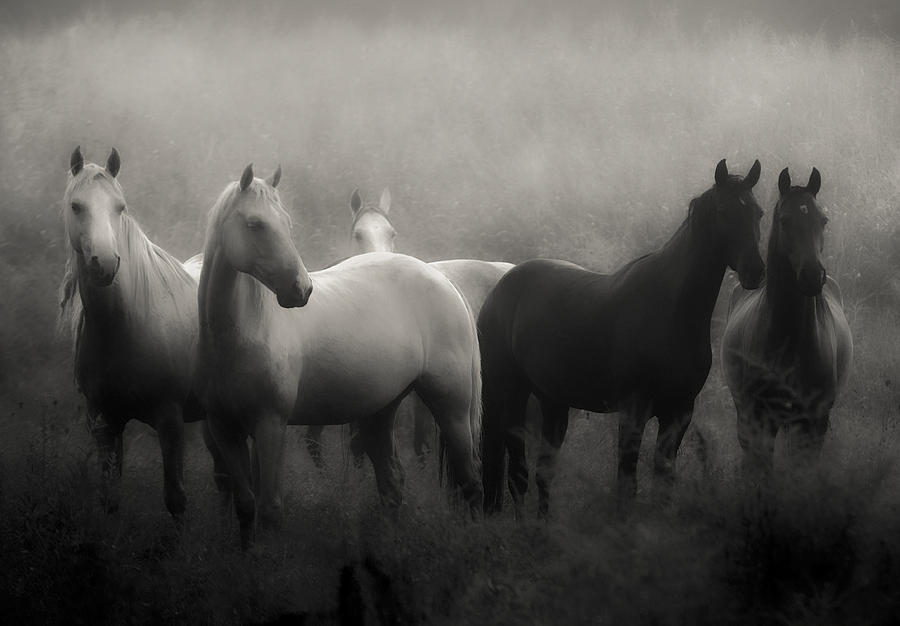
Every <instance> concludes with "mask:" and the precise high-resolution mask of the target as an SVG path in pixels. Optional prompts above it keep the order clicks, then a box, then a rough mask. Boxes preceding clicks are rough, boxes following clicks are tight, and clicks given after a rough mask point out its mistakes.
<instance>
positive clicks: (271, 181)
mask: <svg viewBox="0 0 900 626" xmlns="http://www.w3.org/2000/svg"><path fill="white" fill-rule="evenodd" d="M280 180H281V163H279V164H278V167H277V168H275V173H274V174H272V177H271V178H269V180H268V183H269V184H270V185H272V188H273V189H274V188H275V187H277V186H278V181H280Z"/></svg>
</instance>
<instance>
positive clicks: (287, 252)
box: [218, 163, 312, 308]
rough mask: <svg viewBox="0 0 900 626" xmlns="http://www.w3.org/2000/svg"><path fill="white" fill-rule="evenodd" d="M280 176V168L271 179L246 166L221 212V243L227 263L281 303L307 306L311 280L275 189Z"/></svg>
mask: <svg viewBox="0 0 900 626" xmlns="http://www.w3.org/2000/svg"><path fill="white" fill-rule="evenodd" d="M280 179H281V167H280V166H279V168H278V169H277V170H276V171H275V173H274V174H273V175H272V176H271V177H270V178H269V179H268V180H263V179H261V178H256V177H254V175H253V164H252V163H251V164H250V165H248V166H247V167H246V168H244V172H243V174H242V175H241V179H240V181H238V182H237V183H235V184H233V185H232V189H231V191H232V194H231V195H230V206H228V207H227V209H226V210H224V211H223V213H222V216H221V222H220V224H219V225H218V228H219V235H220V239H219V242H220V246H221V250H222V252H223V253H224V256H225V258H226V259H227V261H228V263H229V264H230V265H231V266H232V267H233V268H234V269H236V270H237V271H239V272H244V273H246V274H249V275H250V276H253V277H254V278H256V279H257V280H258V281H259V282H260V283H262V284H263V285H264V286H265V287H266V288H268V289H269V290H271V291H272V292H273V293H274V294H275V295H276V296H277V298H278V304H279V305H281V306H283V307H286V308H290V307H302V306H304V305H305V304H306V303H307V301H309V296H310V293H311V292H312V280H311V279H310V277H309V273H308V272H307V271H306V267H305V266H304V265H303V261H302V259H301V258H300V253H299V252H297V247H296V246H295V245H294V241H293V239H292V238H291V218H290V216H289V215H288V213H287V211H285V210H284V207H283V206H282V204H281V198H280V197H279V195H278V191H277V190H276V186H277V185H278V182H279V180H280Z"/></svg>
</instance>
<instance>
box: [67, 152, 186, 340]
mask: <svg viewBox="0 0 900 626" xmlns="http://www.w3.org/2000/svg"><path fill="white" fill-rule="evenodd" d="M98 178H100V179H103V180H105V181H106V182H107V183H109V184H110V185H112V187H113V189H114V190H115V191H116V192H118V193H119V194H120V195H122V196H123V197H124V194H123V193H122V187H121V186H120V185H119V183H118V181H117V180H116V179H115V178H114V177H113V176H112V175H111V174H109V173H108V172H107V171H106V170H105V169H103V168H101V167H99V166H97V165H95V164H93V163H88V164H86V165H85V166H84V171H83V172H82V173H79V175H78V176H74V177H72V178H71V179H70V181H69V184H68V186H67V188H66V193H65V196H64V202H63V209H62V210H63V211H65V210H66V207H68V206H69V198H70V197H71V195H72V194H73V193H75V191H77V190H78V189H80V188H81V187H82V186H84V185H85V184H86V183H87V182H90V181H94V180H96V179H98ZM120 220H121V222H120V231H119V233H118V236H117V243H118V245H119V250H120V253H121V256H122V258H123V259H124V260H125V264H123V266H122V267H121V268H120V270H119V271H120V272H129V273H130V276H131V278H132V281H131V284H130V285H129V288H130V292H131V293H130V295H131V298H132V300H131V302H129V303H128V304H129V308H128V311H129V312H131V313H133V314H139V315H144V314H147V313H148V311H149V310H150V304H151V303H152V301H153V299H154V298H156V297H159V296H160V295H173V296H174V294H175V293H177V291H179V290H181V289H184V288H185V287H192V286H193V284H194V280H193V278H191V276H190V275H189V274H188V273H187V271H186V270H185V269H184V267H183V266H182V265H181V263H180V262H179V261H178V259H176V258H175V257H174V256H172V255H171V254H169V253H168V252H167V251H165V250H164V249H162V248H161V247H159V246H158V245H156V244H155V243H153V242H152V241H151V240H150V239H149V238H148V237H147V235H146V234H145V233H144V231H143V230H141V227H140V226H139V225H138V223H137V221H135V219H134V218H132V217H131V216H130V215H129V214H128V213H123V214H122V215H121V217H120ZM65 239H66V244H65V245H66V253H67V257H66V269H65V273H64V275H63V279H62V282H61V283H60V287H59V298H60V308H59V312H58V316H57V330H58V331H63V329H65V328H68V329H69V330H70V332H71V333H72V335H73V339H74V341H75V345H76V352H77V345H78V339H79V336H80V334H81V331H82V329H83V326H84V304H83V302H82V298H81V293H80V290H79V286H78V253H77V252H76V251H75V248H73V247H72V243H71V241H70V240H69V237H68V236H66V238H65ZM174 301H175V302H176V305H177V304H179V303H180V300H179V299H178V298H174ZM184 313H185V315H189V314H190V311H185V312H184Z"/></svg>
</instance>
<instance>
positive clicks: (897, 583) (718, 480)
mask: <svg viewBox="0 0 900 626" xmlns="http://www.w3.org/2000/svg"><path fill="white" fill-rule="evenodd" d="M229 7H230V9H231V10H230V11H228V12H224V11H223V12H213V11H210V10H208V9H196V10H194V11H187V12H183V13H179V14H177V15H176V14H161V15H139V16H135V17H131V18H129V17H127V16H124V17H123V16H121V15H118V16H114V17H110V16H109V15H106V14H104V13H103V12H99V11H94V12H91V11H85V12H84V13H82V14H79V15H77V16H73V17H71V18H70V19H67V20H66V21H65V22H64V23H58V24H54V25H52V26H50V27H46V28H40V29H34V30H29V31H26V32H23V33H16V32H9V31H7V32H5V33H4V36H3V38H2V39H0V61H2V63H0V78H2V79H3V85H4V88H3V89H2V90H0V124H2V132H0V171H2V172H4V176H3V177H2V181H0V187H2V189H0V191H2V193H0V216H2V222H0V277H2V278H0V281H2V282H0V287H2V293H3V300H4V304H3V306H2V307H0V346H2V347H3V349H2V350H0V548H2V555H3V556H2V557H0V564H2V567H0V607H2V608H0V611H3V613H2V614H0V619H2V621H3V622H4V623H16V622H18V621H29V622H43V623H53V622H73V621H74V622H82V623H90V624H96V623H104V622H106V623H123V622H151V621H152V622H159V621H164V622H215V623H247V622H264V621H268V620H274V619H277V618H280V617H281V618H285V617H287V618H288V619H290V617H291V616H293V617H294V618H296V619H297V621H299V620H300V619H301V618H302V619H305V620H306V623H312V624H316V623H335V622H339V621H342V620H343V621H344V622H347V623H353V621H354V619H356V620H357V621H358V620H359V619H360V618H361V619H364V620H365V621H366V622H367V623H377V622H378V621H379V620H380V621H381V622H383V623H418V622H428V623H437V624H456V623H500V624H505V623H508V624H521V623H565V622H572V623H613V624H620V623H622V624H627V623H647V624H684V623H690V624H695V623H709V624H721V623H737V624H757V623H769V624H828V623H834V624H852V623H866V624H873V623H889V622H891V620H892V618H893V616H894V615H895V614H896V613H897V611H898V610H900V607H898V606H897V605H898V598H900V576H898V574H900V532H898V530H900V528H898V526H900V521H898V520H900V515H898V510H897V509H898V507H900V497H898V496H897V494H898V493H900V484H898V483H900V472H898V469H897V467H896V462H895V459H897V458H898V452H900V450H898V435H900V432H898V426H900V409H898V405H900V394H898V392H897V388H896V387H897V384H898V383H900V381H898V374H900V367H898V366H900V363H898V355H897V350H896V347H897V346H898V345H900V328H898V326H897V324H896V310H897V307H898V306H900V302H898V295H900V291H898V289H897V284H898V283H897V282H896V279H895V276H896V269H897V267H898V264H900V239H898V235H897V232H898V231H897V213H896V207H897V206H898V204H900V112H898V111H900V110H898V109H897V107H896V102H897V101H898V100H900V82H898V81H897V73H896V69H897V67H898V66H900V50H898V47H897V45H896V43H894V42H892V41H890V40H889V39H886V38H882V37H870V36H867V35H865V34H863V33H855V34H853V35H847V36H832V35H829V36H825V35H822V34H820V35H815V34H812V35H810V34H790V33H785V32H784V31H780V30H778V28H777V27H776V26H774V25H771V24H770V25H753V24H748V25H744V26H742V27H740V28H722V27H721V25H720V24H717V23H715V22H710V23H705V25H703V23H701V25H699V26H695V27H694V29H692V30H686V29H684V28H682V26H681V25H680V22H679V20H677V19H674V18H672V16H669V15H668V14H661V15H655V16H653V17H652V18H651V19H649V20H645V21H642V22H636V21H633V20H629V19H626V18H609V19H606V20H603V21H599V20H593V19H591V20H588V19H585V20H581V21H579V23H577V24H576V23H574V21H575V20H566V19H563V18H559V17H554V18H548V19H542V20H532V21H525V22H521V23H520V22H515V21H514V22H511V23H509V22H505V21H502V20H499V18H498V20H492V19H484V20H474V19H472V20H468V21H467V20H465V19H464V18H460V20H458V21H453V22H447V23H445V22H442V21H440V20H433V21H432V20H428V19H415V20H404V19H402V18H400V17H393V18H390V17H389V18H384V17H382V19H379V20H377V21H374V22H373V23H372V24H371V25H366V26H365V27H364V26H362V25H361V22H359V21H350V20H347V19H343V18H339V19H338V18H333V17H328V16H327V15H324V14H318V13H315V14H310V15H306V16H301V17H302V18H303V19H300V18H297V16H293V18H292V19H289V20H284V19H281V18H282V17H283V16H281V15H280V14H275V13H272V14H268V13H266V12H265V11H261V12H258V13H257V12H253V11H250V10H246V9H241V8H240V7H237V6H234V7H232V6H231V5H229ZM501 17H503V18H504V19H505V18H506V17H507V16H505V15H501ZM545 17H546V16H545ZM500 24H503V25H502V26H501V25H500ZM284 59H291V62H290V63H287V62H285V61H284ZM78 143H80V144H81V145H82V146H83V148H85V151H86V153H87V155H88V158H89V159H91V160H95V161H101V162H102V160H103V159H104V158H105V156H106V154H107V152H108V149H109V147H110V146H111V145H115V146H117V147H118V149H119V150H120V152H121V153H122V160H123V168H122V174H121V175H120V179H121V181H122V183H123V185H124V187H125V192H126V196H127V199H128V201H129V210H130V211H131V212H132V213H133V214H134V215H135V217H137V219H138V220H139V221H140V222H141V223H142V224H143V225H144V226H145V227H146V229H147V231H148V232H149V234H150V235H151V236H152V237H153V238H154V240H156V241H157V242H159V243H160V244H161V245H163V246H165V247H166V248H168V249H170V250H172V251H173V252H174V253H175V254H177V255H178V256H179V257H181V258H186V257H187V256H189V255H190V254H192V253H194V252H195V251H197V250H198V249H199V246H200V242H201V241H202V234H203V228H204V222H205V214H206V210H207V208H208V207H209V206H210V205H211V203H212V201H213V200H214V198H215V197H216V195H217V194H218V192H219V191H220V190H221V189H222V188H223V187H224V185H225V184H226V183H227V182H228V181H229V180H233V179H235V178H236V177H237V176H238V174H239V172H240V171H241V169H242V168H243V166H244V165H245V164H246V163H247V162H249V161H254V162H255V164H256V167H257V169H258V171H261V172H263V173H265V172H266V171H267V170H268V169H271V168H274V166H275V164H276V162H281V163H282V164H283V167H284V172H285V173H284V178H283V182H282V184H281V186H280V189H281V193H282V197H283V199H284V201H285V204H286V206H287V207H288V209H289V210H290V212H291V213H292V215H293V217H294V220H295V224H296V225H295V238H296V241H297V243H298V247H299V249H300V252H301V254H302V255H303V256H304V259H305V260H306V261H307V265H308V266H309V267H310V268H316V267H322V266H324V265H327V264H329V263H331V262H332V261H334V260H336V259H337V258H340V257H342V256H344V255H345V254H346V247H345V245H346V244H345V238H346V228H347V225H348V223H349V219H348V216H349V211H348V209H347V204H346V203H347V198H348V196H349V193H350V192H351V191H352V189H353V188H354V187H356V186H359V187H361V189H362V190H363V191H364V193H366V194H368V195H370V196H371V197H372V199H375V198H376V197H377V193H378V192H380V190H381V188H382V187H384V186H385V185H388V186H390V188H391V191H392V195H393V198H394V208H393V209H392V217H393V220H394V224H395V226H396V228H397V231H398V232H399V235H398V240H397V243H398V249H399V250H401V251H404V252H408V253H411V254H415V255H417V256H420V257H422V258H425V259H428V260H431V259H438V258H451V257H463V256H472V257H480V258H486V259H498V260H500V259H503V260H508V261H514V262H516V261H521V260H523V259H526V258H530V257H534V256H552V257H558V258H566V259H570V260H573V261H575V262H578V263H581V264H584V265H586V266H589V267H592V268H595V269H599V270H607V269H611V268H613V267H615V266H617V265H618V264H620V263H622V262H623V261H625V260H627V259H629V258H632V257H633V256H635V255H637V254H639V253H641V252H644V251H646V250H648V249H651V248H653V247H654V246H656V245H658V244H659V243H661V242H662V241H664V240H665V238H666V237H667V236H668V234H669V233H670V232H671V231H672V230H674V228H675V227H676V226H677V224H678V223H679V222H680V221H681V220H682V219H683V217H684V215H685V212H686V209H687V204H688V201H689V200H690V198H691V197H692V196H693V195H695V194H698V193H699V192H701V191H702V190H704V189H705V188H706V187H708V186H709V185H710V184H711V182H712V173H713V168H714V167H715V163H716V162H717V161H718V160H719V159H720V158H722V157H727V158H728V162H729V165H730V166H731V167H732V169H734V170H735V171H746V169H747V167H748V166H749V164H750V163H752V161H753V159H755V158H759V159H760V160H761V161H762V164H763V176H762V179H761V182H760V184H759V185H758V186H757V197H758V198H759V200H760V204H761V205H762V206H763V207H765V208H767V209H768V208H770V207H771V206H772V205H773V203H774V200H775V193H776V180H777V175H778V172H779V171H780V169H781V168H782V167H784V166H790V167H791V172H792V174H793V175H794V177H795V178H796V179H797V180H805V177H806V175H807V174H808V172H809V169H810V168H811V167H812V166H813V165H815V166H816V167H818V168H819V170H821V172H822V175H823V188H822V192H821V193H820V196H819V197H820V200H821V201H822V202H823V203H824V205H825V206H826V208H827V210H828V212H829V215H830V219H831V221H830V222H829V225H828V233H827V242H826V252H827V260H826V266H827V267H828V269H829V272H830V273H831V274H832V275H834V276H835V277H836V278H837V279H838V280H839V282H840V283H841V285H842V287H843V290H844V296H845V300H846V308H847V312H848V317H849V319H850V322H851V325H852V328H853V332H854V341H855V345H856V357H855V360H854V365H853V373H852V375H851V379H850V382H849V384H848V388H847V389H846V390H845V392H844V394H843V396H842V397H841V399H840V400H839V404H838V406H837V407H836V410H835V411H834V413H833V415H832V431H831V434H830V436H829V439H828V441H827V444H826V448H825V450H824V452H823V459H822V462H821V464H820V467H818V468H816V469H814V470H812V471H810V472H805V473H799V474H785V473H782V472H780V473H779V475H780V476H781V477H780V478H779V480H778V481H777V484H776V485H774V486H773V488H772V489H771V490H770V491H765V492H763V493H760V492H758V491H754V490H747V489H745V488H744V487H743V486H742V485H740V484H739V482H738V481H737V480H736V478H735V474H736V465H737V463H738V460H739V458H740V451H739V449H738V446H737V442H736V436H735V432H734V417H733V409H732V407H731V404H730V400H729V398H728V395H727V392H726V390H725V389H724V387H723V384H722V382H721V378H720V375H719V370H718V365H717V363H718V358H716V360H715V363H716V365H714V368H713V372H712V374H711V376H710V380H709V381H708V383H707V386H706V388H705V389H704V391H703V393H702V394H701V396H700V398H699V402H698V409H697V414H696V416H695V420H694V424H693V425H692V427H691V430H690V431H689V433H688V436H687V438H686V441H685V444H684V447H683V449H682V452H681V453H680V455H679V461H678V463H679V471H680V473H681V477H682V478H681V481H680V483H679V485H678V488H677V490H676V493H675V495H674V497H673V499H672V502H671V503H670V504H662V503H659V502H657V501H656V500H655V499H654V497H653V495H652V494H651V493H650V491H649V489H648V487H649V481H648V480H646V476H645V475H646V474H648V473H649V465H648V459H647V458H645V459H644V461H643V463H642V465H641V469H640V471H641V476H640V479H641V493H640V496H639V500H638V503H637V505H636V507H635V509H634V510H633V511H632V512H631V514H630V515H629V516H628V517H627V518H625V519H622V518H620V517H618V516H617V515H615V514H614V507H613V506H612V503H611V501H610V494H611V485H612V483H613V475H614V474H613V472H614V467H615V447H614V441H615V432H616V431H615V420H614V418H613V417H609V416H596V415H595V416H590V417H589V418H588V417H586V416H584V415H582V414H578V415H575V416H573V421H572V425H571V427H570V431H569V436H568V438H567V441H566V444H565V447H564V450H563V454H562V458H561V468H560V472H559V475H558V477H557V480H556V489H555V492H554V504H553V506H554V511H555V515H554V518H553V519H552V520H550V521H549V522H548V523H539V522H537V521H536V520H526V521H525V522H522V523H516V522H515V521H513V520H512V519H511V517H510V515H509V514H507V515H505V516H501V517H500V518H498V519H490V520H486V521H482V522H478V523H464V522H462V521H460V520H459V519H458V518H457V517H456V516H454V515H453V514H452V513H451V512H450V511H449V510H448V507H447V505H446V503H445V502H444V499H443V496H442V495H441V493H440V491H439V490H438V489H437V481H436V477H435V474H436V470H435V468H434V467H431V466H429V467H426V468H425V470H423V471H420V470H418V469H416V466H415V463H414V462H413V461H412V459H410V458H407V459H406V467H407V472H408V481H407V482H408V484H407V489H406V493H407V496H408V501H407V504H406V505H404V507H403V508H402V509H401V511H400V512H399V514H398V515H396V516H391V515H388V514H386V512H385V511H383V510H382V509H381V507H380V506H379V505H378V503H377V501H376V497H375V488H374V481H373V478H372V475H371V470H370V469H369V468H365V469H364V470H362V471H360V470H357V469H355V468H354V467H353V465H352V463H351V462H348V461H347V460H346V459H345V457H344V455H343V454H342V452H341V450H342V446H341V439H340V435H339V433H338V431H332V432H330V434H329V437H330V439H329V441H328V445H329V450H328V458H329V461H330V463H329V467H328V469H327V470H326V471H324V472H323V473H319V472H317V471H316V470H314V469H313V466H312V464H311V463H310V462H309V459H308V458H307V456H306V454H305V449H304V448H305V447H304V446H302V445H301V444H300V442H299V436H300V433H299V431H297V432H293V431H292V432H291V434H290V436H291V439H292V441H296V442H297V443H296V445H293V446H292V447H291V452H290V454H289V458H288V480H287V484H288V485H289V487H288V502H287V510H286V520H285V528H284V530H283V532H281V533H278V534H275V535H268V536H263V537H261V538H260V541H259V544H258V546H257V547H256V548H255V549H254V550H253V551H252V552H251V553H249V554H243V553H241V552H240V551H239V550H237V548H236V543H237V542H236V529H235V527H234V522H233V520H232V519H231V518H229V519H228V521H227V522H225V523H223V522H222V521H220V519H219V517H218V516H217V514H216V506H215V502H216V498H215V493H214V487H213V483H212V480H211V463H210V461H209V459H208V455H207V453H206V452H205V450H204V449H203V446H202V443H201V442H200V437H199V434H198V433H197V432H196V430H195V429H193V428H192V429H191V442H190V445H189V447H188V471H187V480H188V484H187V488H188V494H189V497H190V504H189V507H190V514H189V520H188V523H187V525H186V527H185V528H184V529H183V530H182V531H181V532H180V533H179V532H176V529H175V527H174V526H173V524H172V522H171V520H170V519H169V518H168V516H167V514H166V513H165V509H164V507H163V505H162V493H161V492H162V490H161V473H162V471H161V466H160V461H159V459H158V456H159V454H158V447H157V445H156V441H155V437H154V435H153V433H152V432H151V431H149V430H148V429H146V428H143V427H141V426H140V425H137V424H132V425H130V426H129V428H128V430H127V431H126V438H127V444H126V445H127V448H126V453H125V455H126V459H125V466H126V475H125V479H124V484H123V494H124V501H123V503H122V507H121V510H120V512H119V513H117V514H115V515H106V514H105V513H103V512H102V511H101V509H100V506H99V504H98V493H97V492H98V485H97V472H96V457H95V453H94V450H93V444H92V442H91V441H90V437H89V435H88V433H87V431H86V427H85V424H84V416H83V407H82V406H81V402H82V401H81V400H80V398H79V397H78V395H77V394H76V393H75V390H74V389H73V385H72V382H71V359H70V356H69V343H68V338H67V337H56V336H55V335H54V333H53V328H54V318H55V315H56V310H57V306H56V298H55V290H56V286H57V284H58V282H59V280H60V278H61V275H62V268H63V263H64V252H63V251H64V237H63V232H62V225H61V221H60V220H59V210H60V208H61V207H60V206H59V200H60V198H61V197H62V190H63V187H64V184H65V168H66V164H67V162H68V154H69V153H70V152H71V150H72V148H73V147H74V146H75V144H78ZM763 227H764V229H767V228H768V217H767V218H766V219H765V220H764V224H763ZM729 280H730V279H729ZM729 289H730V285H726V286H725V287H724V288H723V293H727V292H728V291H729ZM723 314H724V311H723V310H722V307H721V306H720V307H719V309H718V310H717V313H716V316H715V319H714V327H713V337H714V338H716V339H717V338H718V336H719V334H720V331H721V323H722V318H723ZM652 428H653V426H652V425H651V426H650V427H648V429H651V430H652ZM650 434H651V437H650V443H652V433H650ZM401 437H403V441H404V442H408V441H409V437H408V433H401ZM404 445H405V444H404ZM786 445H787V443H785V442H779V451H780V452H781V451H783V450H782V449H783V448H784V446H786ZM404 449H405V450H407V451H408V446H405V447H404ZM407 454H408V452H407ZM779 458H780V457H779ZM779 469H780V470H786V469H787V468H786V467H784V464H783V463H781V464H780V465H779ZM531 509H534V506H533V503H532V506H531Z"/></svg>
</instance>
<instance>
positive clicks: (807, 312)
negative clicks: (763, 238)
mask: <svg viewBox="0 0 900 626" xmlns="http://www.w3.org/2000/svg"><path fill="white" fill-rule="evenodd" d="M765 296H766V298H765V302H766V307H767V308H768V311H769V337H768V340H769V343H770V346H771V347H778V348H780V347H784V346H786V345H797V344H800V343H803V342H804V341H805V340H807V339H809V338H810V336H811V335H812V333H813V331H814V330H815V322H816V298H815V297H809V296H805V295H803V294H802V293H800V290H799V289H798V288H797V280H796V278H795V276H794V270H793V267H791V263H790V261H789V260H788V257H787V255H786V254H784V253H783V252H782V251H781V249H780V246H779V242H778V239H777V235H775V234H774V233H773V234H772V235H771V236H770V238H769V253H768V256H767V261H766V285H765Z"/></svg>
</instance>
